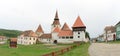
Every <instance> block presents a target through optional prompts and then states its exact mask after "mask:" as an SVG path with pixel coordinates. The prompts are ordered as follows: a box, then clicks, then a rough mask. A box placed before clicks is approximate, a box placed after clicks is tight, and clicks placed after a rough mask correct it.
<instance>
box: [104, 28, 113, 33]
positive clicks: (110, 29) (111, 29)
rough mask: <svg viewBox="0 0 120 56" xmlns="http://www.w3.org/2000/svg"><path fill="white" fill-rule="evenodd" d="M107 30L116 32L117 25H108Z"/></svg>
mask: <svg viewBox="0 0 120 56" xmlns="http://www.w3.org/2000/svg"><path fill="white" fill-rule="evenodd" d="M104 30H105V31H111V33H113V32H115V27H114V26H106V27H105V29H104Z"/></svg>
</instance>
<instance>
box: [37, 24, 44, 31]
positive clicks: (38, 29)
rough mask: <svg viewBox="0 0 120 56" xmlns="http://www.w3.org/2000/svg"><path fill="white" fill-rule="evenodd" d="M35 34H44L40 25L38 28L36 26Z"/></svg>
mask: <svg viewBox="0 0 120 56" xmlns="http://www.w3.org/2000/svg"><path fill="white" fill-rule="evenodd" d="M36 32H42V33H44V31H43V29H42V27H41V25H39V26H38V28H37V30H36Z"/></svg>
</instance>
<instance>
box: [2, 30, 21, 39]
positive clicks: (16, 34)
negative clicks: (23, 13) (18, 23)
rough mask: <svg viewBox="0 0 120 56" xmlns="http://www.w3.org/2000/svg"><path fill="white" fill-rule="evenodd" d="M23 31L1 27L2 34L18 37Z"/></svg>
mask: <svg viewBox="0 0 120 56" xmlns="http://www.w3.org/2000/svg"><path fill="white" fill-rule="evenodd" d="M21 32H22V31H19V30H8V29H0V36H6V37H17V36H18V35H20V33H21Z"/></svg>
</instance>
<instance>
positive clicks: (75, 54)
mask: <svg viewBox="0 0 120 56" xmlns="http://www.w3.org/2000/svg"><path fill="white" fill-rule="evenodd" d="M89 46H90V44H89V43H85V44H82V45H80V46H78V47H76V48H74V49H72V50H71V51H69V52H66V53H65V54H63V55H61V56H89V53H88V48H89Z"/></svg>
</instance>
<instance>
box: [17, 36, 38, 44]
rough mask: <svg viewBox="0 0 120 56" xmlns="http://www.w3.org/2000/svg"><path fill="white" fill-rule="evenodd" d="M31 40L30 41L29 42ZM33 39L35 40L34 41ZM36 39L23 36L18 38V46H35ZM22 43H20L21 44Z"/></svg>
mask: <svg viewBox="0 0 120 56" xmlns="http://www.w3.org/2000/svg"><path fill="white" fill-rule="evenodd" d="M30 38H31V40H30ZM34 38H35V40H34ZM36 40H37V37H23V36H18V41H17V43H18V44H22V45H31V44H36ZM21 42H22V43H21Z"/></svg>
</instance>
